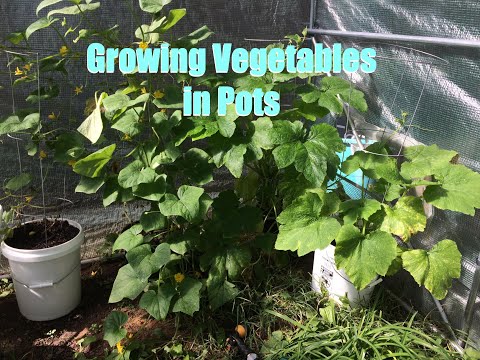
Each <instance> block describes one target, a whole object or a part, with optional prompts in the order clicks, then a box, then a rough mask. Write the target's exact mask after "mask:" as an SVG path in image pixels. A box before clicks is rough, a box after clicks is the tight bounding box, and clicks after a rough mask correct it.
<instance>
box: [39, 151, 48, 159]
mask: <svg viewBox="0 0 480 360" xmlns="http://www.w3.org/2000/svg"><path fill="white" fill-rule="evenodd" d="M38 156H39V157H40V159H45V158H46V157H47V153H46V152H45V151H43V150H40V153H39V154H38Z"/></svg>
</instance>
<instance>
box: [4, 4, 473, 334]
mask: <svg viewBox="0 0 480 360" xmlns="http://www.w3.org/2000/svg"><path fill="white" fill-rule="evenodd" d="M170 3H171V0H139V1H138V6H139V8H140V10H142V11H144V12H145V13H147V14H144V15H147V16H149V17H150V18H151V21H149V22H148V23H147V24H140V25H139V26H138V28H137V29H136V31H135V34H134V37H135V38H136V40H138V41H137V42H135V43H132V44H130V45H129V44H124V43H123V42H121V41H120V40H119V38H120V36H119V35H120V31H121V30H122V29H120V28H119V27H118V26H113V27H111V28H106V29H92V28H89V24H90V22H89V21H86V20H88V17H89V16H90V12H93V11H95V10H96V9H97V8H98V7H99V6H100V2H93V1H85V2H83V1H74V2H73V6H72V4H71V2H68V6H63V5H65V2H64V1H58V0H45V1H42V2H40V4H39V5H38V7H37V14H39V13H40V12H47V16H46V17H41V18H39V20H37V21H36V22H34V23H33V24H32V25H30V26H29V27H28V28H27V29H25V30H24V31H23V32H21V33H14V34H12V35H11V36H10V37H9V39H10V41H11V42H12V43H19V42H21V41H27V40H28V39H29V38H30V36H37V35H38V34H40V33H41V32H43V31H49V30H53V31H54V33H55V34H57V35H59V36H61V38H62V42H63V43H64V44H65V45H64V46H62V48H61V49H60V50H59V53H58V54H56V55H52V56H49V57H47V58H43V59H39V60H38V62H37V61H36V60H35V61H33V62H31V63H30V61H27V60H26V59H21V58H19V59H15V60H14V62H13V63H12V64H13V65H14V66H16V65H17V64H18V65H19V66H20V68H19V69H18V71H17V72H16V73H21V75H22V76H21V77H18V78H17V80H16V82H15V86H28V85H29V84H30V85H32V84H33V83H37V80H38V79H37V76H38V75H41V76H40V78H41V79H42V78H43V77H44V75H45V74H49V73H62V74H68V71H69V70H70V69H71V68H72V67H78V66H79V58H80V57H79V56H78V51H80V49H81V51H83V49H84V47H80V44H78V43H79V42H81V41H85V42H89V41H93V39H95V41H100V42H103V43H105V44H108V45H109V46H110V47H122V48H123V47H125V46H130V47H132V48H136V47H140V48H145V47H147V46H148V47H158V46H160V44H161V43H163V42H165V41H166V42H168V43H169V44H170V46H171V47H177V48H178V47H185V48H187V49H188V48H191V47H194V46H197V44H199V43H200V42H201V41H203V40H205V39H207V38H209V37H210V36H211V35H212V34H213V33H212V31H210V29H208V28H207V27H206V26H204V27H201V28H199V29H197V30H195V31H193V32H192V33H190V34H188V35H186V36H183V37H180V38H178V39H176V38H174V36H173V35H172V34H173V33H174V32H173V31H171V30H172V29H173V28H174V26H175V25H176V24H177V23H179V22H180V21H182V19H183V18H184V17H185V14H186V11H185V9H175V8H173V9H170V7H169V11H168V13H167V11H166V10H165V8H164V7H165V6H166V5H169V4H170ZM64 15H72V16H71V17H68V19H69V20H68V21H69V22H70V21H71V20H70V19H77V20H79V23H81V24H82V26H84V27H85V28H83V29H80V28H78V26H77V27H75V26H72V27H70V28H69V29H68V31H66V33H65V34H64V35H61V33H60V32H59V31H58V28H57V26H58V23H59V20H62V18H63V16H64ZM59 16H61V17H59ZM143 18H144V17H142V19H143ZM64 23H66V20H64V21H62V26H63V24H64ZM72 33H73V34H72ZM126 35H128V34H126ZM130 35H132V34H130ZM130 35H128V37H121V38H122V39H124V38H129V37H130ZM304 38H305V34H302V35H299V34H297V35H292V36H288V37H287V39H288V40H289V41H291V42H292V43H295V44H296V45H297V46H298V47H300V46H301V45H302V42H303V40H304ZM81 45H82V46H84V45H85V44H81ZM283 46H284V45H282V44H274V45H271V47H283ZM271 47H270V48H271ZM32 66H33V67H34V69H36V70H38V74H37V73H36V72H35V71H33V70H31V67H32ZM21 69H23V70H21ZM16 76H17V75H16ZM18 76H20V75H18ZM172 78H173V81H172ZM123 80H124V81H123V82H120V83H118V84H114V83H111V84H108V86H107V85H106V84H104V83H99V84H93V85H91V84H89V85H88V88H85V89H83V88H82V87H80V86H77V84H75V87H76V89H75V90H76V91H77V92H78V91H85V92H88V93H89V95H90V96H93V97H92V98H90V99H89V101H88V102H87V107H86V111H85V116H86V117H85V118H84V119H81V120H80V121H79V122H76V121H77V120H78V119H69V120H72V122H75V126H77V125H78V123H79V125H78V128H77V132H75V133H72V132H71V131H65V130H63V127H61V126H57V128H56V127H55V121H57V122H58V120H59V119H58V118H59V116H60V114H58V112H55V111H53V110H54V109H53V108H52V110H51V111H52V112H53V113H52V114H51V116H50V118H51V119H50V123H49V122H47V121H41V117H40V114H38V113H36V112H35V111H32V110H26V111H21V112H20V111H19V112H17V113H16V114H13V115H10V116H7V117H5V118H4V119H2V120H0V135H4V134H7V133H21V134H24V133H27V134H30V135H31V139H30V140H31V141H30V142H29V145H28V152H29V153H30V154H32V155H35V154H36V153H37V152H38V151H39V149H43V148H44V145H45V146H47V147H48V149H52V150H53V151H54V156H53V159H54V160H55V161H57V162H60V163H64V164H68V165H69V166H72V168H73V171H74V172H75V173H77V174H79V175H81V177H80V179H79V183H78V185H77V187H76V191H77V192H81V193H85V194H94V193H97V192H99V191H100V189H103V190H102V194H101V195H100V196H101V198H102V201H103V205H104V206H110V205H112V204H124V203H126V202H130V201H141V202H143V203H145V202H146V203H148V206H147V208H146V209H145V210H144V211H142V213H141V214H140V216H139V219H137V220H138V221H136V222H133V223H132V224H130V226H129V227H128V228H126V229H125V230H124V231H123V232H122V233H121V234H119V236H118V237H117V238H116V240H115V242H114V244H113V247H112V250H113V251H122V252H126V259H127V261H128V263H127V264H126V265H124V266H123V267H122V268H121V269H120V270H119V272H118V274H117V278H116V279H115V282H114V284H113V288H112V292H111V295H110V299H109V301H110V302H118V301H121V300H122V299H124V298H129V299H136V298H137V297H140V303H139V305H140V307H142V308H144V309H145V310H146V311H147V312H148V313H149V314H150V315H152V316H153V317H155V318H157V319H164V318H165V317H166V316H168V314H169V313H172V312H174V313H175V312H181V313H185V314H188V315H193V314H194V313H195V312H196V311H198V310H199V309H200V306H201V304H205V305H206V306H208V307H210V308H211V309H218V308H220V307H221V306H223V305H225V304H226V303H228V302H230V301H232V300H233V299H235V298H236V297H237V296H238V294H240V293H241V292H242V289H243V282H244V281H247V280H248V279H250V278H251V277H252V273H256V274H260V273H261V271H259V269H261V268H262V266H263V265H262V264H263V262H264V261H267V262H271V261H273V262H275V263H278V264H281V263H282V262H283V261H282V259H283V260H284V259H285V256H283V258H282V255H281V253H279V252H276V251H274V248H275V249H277V250H289V251H296V252H297V253H298V255H299V256H302V255H305V254H307V253H309V252H312V251H314V250H316V249H322V248H325V247H326V246H328V245H329V244H330V243H332V241H336V244H337V251H336V262H337V265H338V267H340V268H342V269H344V270H345V272H346V273H347V275H348V276H350V278H351V279H352V281H353V282H354V284H355V285H356V286H357V287H358V288H359V289H361V288H363V287H365V286H366V285H368V283H369V282H370V281H371V280H372V279H374V278H375V277H376V276H384V275H386V274H387V273H388V274H391V273H394V272H395V270H398V269H400V268H401V267H402V266H403V267H404V268H407V270H409V271H411V263H412V261H414V260H412V254H416V253H414V252H411V251H405V252H403V250H401V251H399V248H398V247H397V244H396V241H395V238H394V236H398V237H401V238H402V240H404V241H408V240H409V238H410V237H411V236H413V235H414V234H415V233H418V232H419V231H423V230H424V228H425V226H426V218H425V215H424V214H423V203H422V202H423V201H426V202H428V203H430V204H432V205H434V206H436V207H438V208H441V209H449V210H454V211H460V212H463V213H466V214H473V212H474V211H475V208H478V207H480V198H479V196H480V195H478V194H480V189H479V186H480V181H479V180H478V179H479V176H480V175H479V174H476V173H474V172H473V171H471V170H469V169H467V168H466V167H464V166H462V165H453V164H452V163H451V161H452V158H454V157H455V156H456V153H455V152H453V151H446V150H441V149H438V148H437V147H436V146H430V147H423V146H419V147H413V148H410V149H407V150H406V151H405V162H404V163H403V164H401V165H400V164H399V162H398V159H397V158H396V157H394V156H391V151H390V149H388V146H387V145H386V144H383V143H382V144H373V145H370V146H369V147H368V148H367V149H366V151H358V152H357V153H355V154H354V155H352V156H351V157H350V158H348V159H347V160H345V161H344V162H343V164H340V160H339V157H338V153H339V152H342V151H344V150H345V145H344V144H343V141H342V139H341V138H340V137H339V135H338V132H337V130H336V129H335V128H334V127H332V126H330V125H328V124H325V123H321V122H318V123H313V124H312V123H311V122H310V121H314V122H316V121H317V120H319V119H321V118H322V117H323V116H325V115H327V114H329V113H334V114H342V113H343V112H344V108H346V104H348V106H351V107H353V108H355V109H357V110H359V111H366V110H367V104H366V102H365V99H364V95H363V93H362V92H361V91H359V90H357V89H355V88H354V87H353V85H352V84H351V83H350V82H348V81H346V80H344V79H342V78H340V77H327V76H323V75H320V74H288V73H280V74H271V73H267V74H265V76H262V77H253V76H251V75H248V74H247V75H239V74H211V73H207V74H205V75H204V76H202V77H199V78H194V79H192V78H191V77H190V76H188V75H187V74H171V76H170V75H169V76H160V75H159V76H151V75H149V74H141V73H138V72H135V73H132V74H128V75H125V76H124V79H123ZM102 81H103V80H102ZM52 82H53V81H52ZM188 85H193V86H201V87H202V88H204V89H206V91H209V92H210V93H211V97H212V98H213V99H215V96H216V93H217V90H218V87H219V86H223V85H229V86H232V87H234V88H235V92H236V93H238V92H239V91H253V90H254V89H256V88H261V89H263V90H264V91H266V90H278V91H281V92H282V95H286V96H290V97H291V98H292V99H293V102H292V104H293V107H292V108H289V109H288V110H284V109H283V108H282V110H281V112H280V114H279V115H278V116H275V117H271V118H269V117H259V116H256V115H250V116H246V117H242V116H238V115H237V114H236V113H235V111H234V107H233V106H229V108H228V109H227V110H228V111H227V115H226V116H218V114H217V113H216V109H215V108H213V109H212V110H213V112H212V114H211V115H210V116H208V117H184V116H183V114H182V110H181V109H182V107H183V95H182V92H183V87H184V86H188ZM60 88H62V89H63V87H59V86H58V85H57V84H52V83H49V84H48V86H43V87H41V88H40V89H36V90H37V91H36V92H35V91H31V89H30V90H29V91H28V92H26V93H28V94H30V95H29V96H28V98H27V100H28V102H30V103H36V102H38V101H42V109H43V108H48V106H49V102H50V100H52V99H54V98H55V97H57V96H58V95H59V89H60ZM62 91H63V90H62ZM42 116H43V114H42ZM54 119H56V120H55V121H53V120H54ZM112 129H113V130H112ZM199 140H202V141H201V142H199V143H196V142H197V141H199ZM85 142H86V143H87V144H85ZM197 144H199V145H197ZM44 155H46V154H44ZM215 167H216V168H218V169H222V168H223V169H226V170H228V171H229V172H230V173H231V174H232V175H233V176H234V177H235V178H237V179H238V180H237V182H236V186H235V192H234V191H232V190H226V191H223V192H221V193H220V194H218V195H217V196H216V197H214V196H213V195H212V197H214V198H211V197H210V195H209V194H208V193H207V192H208V191H207V188H206V187H205V185H207V184H209V183H210V182H212V181H213V180H215V177H216V174H217V172H216V171H214V168H215ZM359 169H360V170H362V172H363V174H364V175H365V176H368V177H370V178H371V179H374V180H376V184H375V188H374V189H368V191H367V190H364V191H362V198H361V199H349V198H348V197H347V196H346V195H345V193H344V192H343V191H342V187H341V186H340V181H341V179H342V177H343V176H344V175H345V174H347V175H349V174H351V173H353V172H354V171H357V170H359ZM427 176H428V177H430V178H429V179H428V180H426V179H424V178H425V177H427ZM29 182H30V180H29V179H28V178H27V175H25V174H24V175H20V177H17V178H16V179H12V180H10V181H9V182H8V183H7V184H5V185H4V186H5V188H6V189H7V190H9V191H17V190H18V189H21V188H25V187H27V186H28V185H29ZM332 182H333V185H332ZM417 186H426V190H425V192H424V194H423V196H419V197H413V196H411V195H407V194H408V193H409V190H410V189H412V188H416V187H417ZM367 195H372V196H371V197H370V196H367ZM441 250H442V254H443V255H444V256H445V259H451V261H448V262H446V263H445V264H444V266H446V267H449V270H448V271H446V272H445V274H446V275H445V277H444V278H441V279H439V278H438V275H437V274H436V273H434V272H432V269H431V266H430V265H428V266H422V267H421V268H422V269H423V270H422V271H419V272H418V273H417V272H414V273H412V274H413V276H414V278H415V280H416V281H417V282H418V283H419V284H420V285H425V286H426V287H427V289H429V290H430V291H431V292H432V293H433V294H434V295H435V296H442V295H443V294H444V291H446V290H445V289H446V286H447V285H449V284H450V281H451V278H453V277H455V276H457V271H456V269H457V268H456V267H455V266H458V265H455V264H454V263H455V261H457V260H458V256H457V253H455V251H457V252H458V250H456V247H455V246H454V244H453V245H450V246H448V247H445V249H441ZM436 251H437V250H435V251H434V250H431V252H432V254H431V252H428V253H427V252H426V254H427V255H425V254H423V253H422V254H423V255H422V256H423V260H422V264H424V263H426V261H427V260H428V261H429V262H430V263H432V264H434V263H436V262H438V260H437V257H436V256H435V254H436ZM418 257H419V256H418ZM425 259H427V260H425ZM417 262H418V263H420V260H417ZM457 263H458V261H457ZM402 264H403V265H402ZM432 279H433V280H432ZM120 326H121V325H120ZM117 335H118V336H117V337H116V338H115V339H117V338H118V337H119V336H120V335H121V334H117ZM110 340H112V341H113V340H114V338H113V337H112V338H111V339H110Z"/></svg>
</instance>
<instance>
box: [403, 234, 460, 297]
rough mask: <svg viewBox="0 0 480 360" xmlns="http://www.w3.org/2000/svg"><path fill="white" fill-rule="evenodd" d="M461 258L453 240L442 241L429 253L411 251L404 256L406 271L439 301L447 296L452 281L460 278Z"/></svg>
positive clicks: (425, 251) (404, 253)
mask: <svg viewBox="0 0 480 360" xmlns="http://www.w3.org/2000/svg"><path fill="white" fill-rule="evenodd" d="M461 258H462V255H461V254H460V252H459V251H458V249H457V245H456V244H455V242H454V241H452V240H442V241H440V242H439V243H437V244H436V245H435V246H434V247H432V248H431V249H430V250H428V251H427V250H410V251H405V252H403V254H402V261H403V266H404V267H405V269H406V270H407V271H408V272H410V274H412V276H413V278H414V279H415V281H416V282H417V283H418V284H419V285H424V286H425V288H427V290H428V291H430V292H431V293H432V294H433V296H435V297H436V298H437V299H443V298H444V297H445V296H447V291H448V289H449V288H450V286H452V279H453V278H458V277H460V270H461V266H460V260H461Z"/></svg>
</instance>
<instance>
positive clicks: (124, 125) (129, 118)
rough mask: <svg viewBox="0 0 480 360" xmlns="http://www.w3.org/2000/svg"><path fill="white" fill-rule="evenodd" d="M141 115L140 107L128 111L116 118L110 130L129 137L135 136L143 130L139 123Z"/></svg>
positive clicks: (141, 109)
mask: <svg viewBox="0 0 480 360" xmlns="http://www.w3.org/2000/svg"><path fill="white" fill-rule="evenodd" d="M142 113H143V108H142V107H134V108H131V109H128V110H127V111H125V112H124V113H123V114H122V115H121V116H120V117H119V118H118V120H117V121H116V122H115V124H113V125H112V129H115V130H118V131H120V132H122V133H124V134H127V135H129V136H131V137H134V136H137V135H138V134H140V133H141V132H142V129H143V125H142V123H141V122H140V116H141V114H142Z"/></svg>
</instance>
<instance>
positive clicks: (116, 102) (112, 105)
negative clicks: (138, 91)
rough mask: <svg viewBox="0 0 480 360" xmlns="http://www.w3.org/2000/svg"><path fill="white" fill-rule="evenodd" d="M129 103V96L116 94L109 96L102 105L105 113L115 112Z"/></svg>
mask: <svg viewBox="0 0 480 360" xmlns="http://www.w3.org/2000/svg"><path fill="white" fill-rule="evenodd" d="M129 101H130V98H129V97H128V96H127V95H125V94H122V93H116V94H113V95H109V96H107V97H106V98H105V99H103V102H102V104H103V107H104V108H105V111H107V112H115V111H117V110H119V109H122V108H124V107H125V106H127V104H128V102H129Z"/></svg>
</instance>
